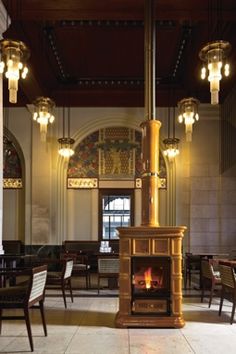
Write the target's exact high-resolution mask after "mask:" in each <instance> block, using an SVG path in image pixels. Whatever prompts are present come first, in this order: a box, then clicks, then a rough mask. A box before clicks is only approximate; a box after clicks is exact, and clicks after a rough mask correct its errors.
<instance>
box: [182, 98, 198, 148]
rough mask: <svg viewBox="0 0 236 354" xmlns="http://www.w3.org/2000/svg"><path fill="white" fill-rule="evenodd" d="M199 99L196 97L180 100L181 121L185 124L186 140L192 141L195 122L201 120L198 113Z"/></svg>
mask: <svg viewBox="0 0 236 354" xmlns="http://www.w3.org/2000/svg"><path fill="white" fill-rule="evenodd" d="M198 106H199V101H198V100H197V99H196V98H193V97H188V98H183V99H182V100H181V101H179V102H178V108H179V116H178V121H179V123H183V122H184V124H185V133H186V141H188V142H190V141H192V131H193V124H194V123H195V121H198V120H199V114H198Z"/></svg>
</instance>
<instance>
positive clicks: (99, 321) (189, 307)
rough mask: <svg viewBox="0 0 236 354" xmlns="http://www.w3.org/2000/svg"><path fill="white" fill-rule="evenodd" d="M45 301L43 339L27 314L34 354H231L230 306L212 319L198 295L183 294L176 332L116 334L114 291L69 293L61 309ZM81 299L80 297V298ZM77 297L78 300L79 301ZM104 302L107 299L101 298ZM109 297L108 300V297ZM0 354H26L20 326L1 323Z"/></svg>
mask: <svg viewBox="0 0 236 354" xmlns="http://www.w3.org/2000/svg"><path fill="white" fill-rule="evenodd" d="M53 293H54V294H56V295H57V296H56V297H54V296H53V297H52V296H47V297H46V303H45V305H46V307H45V309H46V319H47V325H48V337H44V335H43V328H42V325H41V321H40V316H39V314H38V310H32V331H33V339H34V346H35V353H50V354H54V353H55V354H62V353H74V354H111V353H112V354H116V353H117V354H152V353H161V354H167V353H168V354H169V353H173V354H180V353H181V354H185V353H202V354H206V353H214V354H221V353H222V354H226V353H227V354H233V353H235V352H236V349H235V348H236V316H235V324H233V325H230V324H229V318H230V312H231V304H230V303H228V302H225V306H224V307H223V314H222V316H221V317H219V316H218V308H219V299H218V298H217V297H215V298H214V299H213V305H212V307H211V309H208V301H207V299H206V300H205V301H204V303H203V304H201V302H200V296H199V295H200V294H199V291H194V290H187V291H185V292H184V295H185V297H184V306H183V309H184V318H185V320H186V326H185V327H184V328H182V329H141V328H140V329H117V328H115V326H114V318H115V315H116V312H117V310H118V297H117V296H116V295H117V290H111V291H110V290H108V289H104V290H102V291H101V295H102V296H100V297H98V296H97V292H96V290H95V289H93V290H90V291H89V292H88V293H87V292H86V291H85V290H76V291H74V293H75V295H78V296H75V299H74V303H73V304H71V302H70V300H69V299H68V309H65V308H64V304H63V300H62V297H61V296H60V293H59V292H57V293H55V290H54V291H53ZM86 294H87V296H86V297H85V295H86ZM81 295H84V296H83V297H81ZM103 296H109V297H103ZM111 296H113V297H111ZM0 352H1V353H27V352H30V348H29V343H28V337H27V333H26V327H25V323H24V321H22V322H21V321H18V322H14V321H11V322H10V321H4V322H3V326H2V334H1V336H0Z"/></svg>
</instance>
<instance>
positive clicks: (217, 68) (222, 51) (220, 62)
mask: <svg viewBox="0 0 236 354" xmlns="http://www.w3.org/2000/svg"><path fill="white" fill-rule="evenodd" d="M230 50H231V45H230V43H229V42H226V41H222V40H219V41H215V42H210V43H208V44H207V45H205V46H204V47H203V48H202V49H201V51H200V53H199V57H200V59H201V60H202V61H203V62H205V63H206V64H207V66H205V65H204V66H203V67H202V70H201V79H203V80H204V79H205V78H206V76H207V74H208V76H207V79H208V81H209V82H210V92H211V104H218V103H219V91H220V80H221V79H222V70H224V76H229V71H230V67H229V64H228V63H227V62H226V61H225V59H226V57H227V55H228V54H229V52H230Z"/></svg>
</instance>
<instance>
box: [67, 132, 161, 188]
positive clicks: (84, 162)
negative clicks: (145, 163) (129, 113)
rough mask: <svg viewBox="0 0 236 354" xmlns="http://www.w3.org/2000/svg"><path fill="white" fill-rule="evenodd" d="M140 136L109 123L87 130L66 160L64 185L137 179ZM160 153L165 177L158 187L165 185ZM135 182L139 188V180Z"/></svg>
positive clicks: (84, 184)
mask: <svg viewBox="0 0 236 354" xmlns="http://www.w3.org/2000/svg"><path fill="white" fill-rule="evenodd" d="M141 140H142V135H141V133H140V132H138V131H136V130H134V129H131V128H126V127H109V128H104V129H100V130H99V131H96V132H94V133H92V134H90V135H89V136H87V137H86V138H85V139H83V140H82V141H81V142H80V143H79V144H78V145H77V147H76V149H75V154H74V155H73V156H72V157H71V158H70V160H69V165H68V171H67V177H68V182H67V187H68V188H98V186H97V185H96V183H95V182H93V181H95V180H97V179H114V180H116V179H129V180H134V179H140V178H141V175H142V160H141ZM159 156H160V157H159V158H160V160H159V167H160V171H159V174H160V179H161V181H162V179H165V183H164V182H163V181H162V182H160V184H161V187H160V188H166V166H165V161H164V158H163V156H162V153H160V155H159ZM85 180H87V181H89V182H85ZM95 185H96V186H95ZM135 185H136V188H141V187H139V186H138V185H139V183H136V182H135ZM164 185H165V186H164Z"/></svg>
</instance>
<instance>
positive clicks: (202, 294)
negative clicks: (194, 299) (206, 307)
mask: <svg viewBox="0 0 236 354" xmlns="http://www.w3.org/2000/svg"><path fill="white" fill-rule="evenodd" d="M204 294H205V284H204V282H203V283H202V292H201V302H203V298H204Z"/></svg>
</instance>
